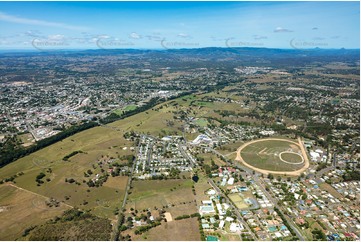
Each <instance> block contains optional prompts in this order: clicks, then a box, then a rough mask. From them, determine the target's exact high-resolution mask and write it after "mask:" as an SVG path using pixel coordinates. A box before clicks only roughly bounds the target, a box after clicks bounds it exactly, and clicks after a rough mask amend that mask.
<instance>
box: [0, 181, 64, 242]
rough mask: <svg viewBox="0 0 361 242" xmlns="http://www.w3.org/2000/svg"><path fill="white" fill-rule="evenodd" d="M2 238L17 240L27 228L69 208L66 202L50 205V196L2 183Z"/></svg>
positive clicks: (0, 234)
mask: <svg viewBox="0 0 361 242" xmlns="http://www.w3.org/2000/svg"><path fill="white" fill-rule="evenodd" d="M0 194H1V197H0V216H1V224H0V240H15V239H18V238H20V237H21V236H22V234H23V232H24V230H25V229H27V228H29V227H31V226H34V225H38V224H41V223H43V222H44V221H45V220H48V219H51V218H53V217H55V216H58V215H60V214H62V212H63V211H65V210H66V209H69V208H70V206H67V205H66V204H64V203H60V204H59V206H58V207H56V206H52V207H49V206H47V205H46V202H47V201H48V200H49V198H46V197H43V196H40V195H37V194H34V193H32V192H29V191H26V190H22V189H19V188H17V187H15V186H10V185H7V184H3V185H0Z"/></svg>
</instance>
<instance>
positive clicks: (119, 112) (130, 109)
mask: <svg viewBox="0 0 361 242" xmlns="http://www.w3.org/2000/svg"><path fill="white" fill-rule="evenodd" d="M137 107H138V106H137V105H128V106H126V107H124V108H122V109H116V110H114V111H113V112H114V113H115V114H118V115H121V114H123V113H124V112H127V111H132V110H135V109H136V108H137Z"/></svg>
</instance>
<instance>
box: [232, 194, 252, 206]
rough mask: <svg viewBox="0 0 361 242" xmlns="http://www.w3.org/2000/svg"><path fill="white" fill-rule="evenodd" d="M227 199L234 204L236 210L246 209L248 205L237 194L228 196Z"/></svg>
mask: <svg viewBox="0 0 361 242" xmlns="http://www.w3.org/2000/svg"><path fill="white" fill-rule="evenodd" d="M228 197H229V198H230V199H231V200H232V201H233V202H234V204H235V205H236V207H237V208H238V209H247V208H248V205H247V203H245V202H244V199H243V197H241V196H240V195H239V194H238V193H233V194H229V195H228Z"/></svg>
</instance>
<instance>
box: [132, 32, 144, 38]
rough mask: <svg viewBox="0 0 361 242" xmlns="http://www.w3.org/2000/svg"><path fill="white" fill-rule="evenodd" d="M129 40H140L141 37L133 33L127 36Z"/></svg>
mask: <svg viewBox="0 0 361 242" xmlns="http://www.w3.org/2000/svg"><path fill="white" fill-rule="evenodd" d="M129 38H131V39H141V38H142V36H141V35H139V34H137V33H135V32H133V33H131V34H130V35H129Z"/></svg>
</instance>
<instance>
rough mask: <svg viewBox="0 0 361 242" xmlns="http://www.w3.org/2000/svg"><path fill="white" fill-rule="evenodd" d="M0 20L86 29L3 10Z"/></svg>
mask: <svg viewBox="0 0 361 242" xmlns="http://www.w3.org/2000/svg"><path fill="white" fill-rule="evenodd" d="M0 21H5V22H10V23H17V24H28V25H37V26H47V27H56V28H63V29H70V30H85V29H88V28H86V27H82V26H75V25H68V24H64V23H57V22H49V21H44V20H38V19H29V18H22V17H17V16H13V15H9V14H6V13H4V12H0Z"/></svg>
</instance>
